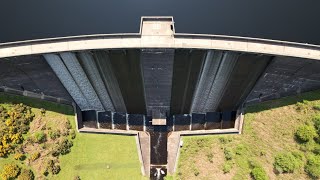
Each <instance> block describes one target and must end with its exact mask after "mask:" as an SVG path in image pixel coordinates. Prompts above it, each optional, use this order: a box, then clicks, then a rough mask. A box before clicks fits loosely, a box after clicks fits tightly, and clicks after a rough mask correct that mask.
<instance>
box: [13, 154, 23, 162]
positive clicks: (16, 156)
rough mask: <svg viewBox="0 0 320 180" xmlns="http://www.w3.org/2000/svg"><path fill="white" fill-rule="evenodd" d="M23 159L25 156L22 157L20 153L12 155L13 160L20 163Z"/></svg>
mask: <svg viewBox="0 0 320 180" xmlns="http://www.w3.org/2000/svg"><path fill="white" fill-rule="evenodd" d="M24 157H25V156H24V155H23V154H22V153H17V154H15V155H14V157H13V158H14V159H15V160H20V161H22V160H23V159H24Z"/></svg>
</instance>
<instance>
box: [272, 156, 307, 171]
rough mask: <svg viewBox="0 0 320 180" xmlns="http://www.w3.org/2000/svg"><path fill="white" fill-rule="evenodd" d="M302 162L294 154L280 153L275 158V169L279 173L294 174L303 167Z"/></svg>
mask: <svg viewBox="0 0 320 180" xmlns="http://www.w3.org/2000/svg"><path fill="white" fill-rule="evenodd" d="M301 163H302V161H301V160H299V159H298V158H296V157H295V156H294V155H293V154H292V153H290V152H285V153H279V154H277V155H276V157H275V161H274V164H273V166H274V168H275V169H276V170H277V171H278V172H279V173H292V172H294V171H295V170H296V169H298V168H299V167H300V166H301Z"/></svg>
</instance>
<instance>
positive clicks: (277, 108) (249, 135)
mask: <svg viewBox="0 0 320 180" xmlns="http://www.w3.org/2000/svg"><path fill="white" fill-rule="evenodd" d="M304 99H307V100H310V102H309V103H307V104H306V110H304V111H298V110H297V106H296V105H295V103H296V102H299V101H300V102H301V101H302V100H304ZM316 104H318V105H319V104H320V91H315V92H309V93H305V94H303V95H301V96H295V97H287V98H282V99H279V100H275V101H269V102H265V103H262V104H260V105H256V106H252V107H249V108H248V109H247V111H246V112H247V113H246V115H245V123H244V130H243V134H241V135H224V136H221V135H220V136H202V137H200V136H198V137H197V136H192V137H183V141H184V145H183V148H182V149H181V156H180V159H179V165H178V172H177V173H176V175H175V177H176V178H179V179H180V178H181V179H250V171H251V169H250V165H249V161H251V160H253V161H256V162H258V163H259V164H261V165H262V166H263V168H264V169H265V170H266V172H267V174H268V176H269V178H270V179H309V177H308V176H307V175H306V173H305V172H304V170H303V167H301V168H300V170H299V171H297V172H295V173H292V174H280V175H276V174H275V173H274V172H273V165H272V164H273V160H274V156H275V154H276V153H278V152H281V151H299V145H298V143H297V142H296V141H295V140H294V132H295V130H296V128H297V127H298V126H299V125H302V124H304V123H306V122H310V121H311V118H312V117H313V116H314V115H315V114H316V113H320V112H319V111H316V110H313V109H312V107H313V106H314V105H316ZM221 138H224V139H225V140H227V141H230V142H227V143H221V141H220V140H221ZM225 147H228V148H231V149H232V151H233V152H237V151H238V152H239V153H240V154H241V155H236V154H235V155H234V158H233V160H232V163H233V168H232V170H231V171H230V173H226V174H224V173H223V172H222V166H223V164H224V162H225V160H224V154H223V148H225ZM237 148H238V150H237ZM210 156H213V158H211V157H210ZM210 160H211V161H212V162H210ZM197 172H199V174H198V175H197V176H195V174H197Z"/></svg>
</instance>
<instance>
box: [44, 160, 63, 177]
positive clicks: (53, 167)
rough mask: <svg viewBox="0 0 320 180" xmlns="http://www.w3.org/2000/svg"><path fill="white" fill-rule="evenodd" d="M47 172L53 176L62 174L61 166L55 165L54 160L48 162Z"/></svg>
mask: <svg viewBox="0 0 320 180" xmlns="http://www.w3.org/2000/svg"><path fill="white" fill-rule="evenodd" d="M46 169H47V172H49V173H51V174H53V175H54V174H58V173H59V172H60V166H59V165H57V164H55V163H54V161H53V160H49V161H48V162H47V167H46Z"/></svg>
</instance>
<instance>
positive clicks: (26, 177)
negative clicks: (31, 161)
mask: <svg viewBox="0 0 320 180" xmlns="http://www.w3.org/2000/svg"><path fill="white" fill-rule="evenodd" d="M33 179H34V174H33V172H32V171H31V170H29V169H24V170H23V171H22V172H21V174H20V175H19V176H18V180H33Z"/></svg>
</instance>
